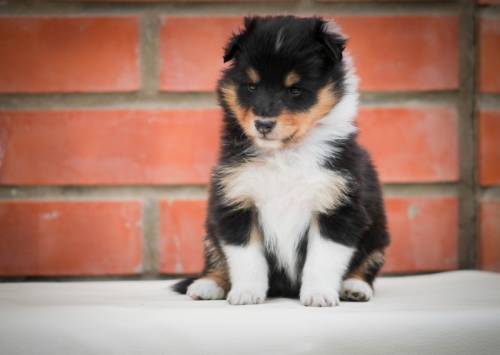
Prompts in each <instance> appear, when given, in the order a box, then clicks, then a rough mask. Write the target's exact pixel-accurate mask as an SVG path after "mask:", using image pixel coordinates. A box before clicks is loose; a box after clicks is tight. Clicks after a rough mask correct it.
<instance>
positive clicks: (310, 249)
mask: <svg viewBox="0 0 500 355" xmlns="http://www.w3.org/2000/svg"><path fill="white" fill-rule="evenodd" d="M308 238H309V240H308V246H307V256H306V262H305V264H304V269H303V271H302V286H301V288H300V302H301V303H302V304H303V305H304V306H313V307H332V306H336V305H338V303H339V289H340V282H341V280H342V276H343V275H344V273H345V271H346V269H347V267H348V265H349V261H350V260H351V257H352V254H353V252H354V249H353V248H350V247H347V246H345V245H342V244H339V243H336V242H333V241H331V240H328V239H326V238H324V237H322V236H321V235H320V231H319V227H318V225H317V222H314V223H313V224H311V228H310V230H309V236H308Z"/></svg>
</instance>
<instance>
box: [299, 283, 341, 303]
mask: <svg viewBox="0 0 500 355" xmlns="http://www.w3.org/2000/svg"><path fill="white" fill-rule="evenodd" d="M300 303H302V304H303V305H304V306H308V307H335V306H338V304H339V293H338V292H337V291H335V290H320V289H315V288H309V287H305V288H304V287H302V288H301V290H300Z"/></svg>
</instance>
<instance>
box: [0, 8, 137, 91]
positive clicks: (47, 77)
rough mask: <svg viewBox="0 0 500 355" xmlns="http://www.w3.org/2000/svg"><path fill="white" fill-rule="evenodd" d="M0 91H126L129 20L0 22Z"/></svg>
mask: <svg viewBox="0 0 500 355" xmlns="http://www.w3.org/2000/svg"><path fill="white" fill-rule="evenodd" d="M0 53H2V55H1V56H0V92H8V93H14V92H33V93H36V92H103V91H132V90H136V89H137V88H138V87H139V66H138V20H137V18H135V17H71V18H56V17H4V18H0Z"/></svg>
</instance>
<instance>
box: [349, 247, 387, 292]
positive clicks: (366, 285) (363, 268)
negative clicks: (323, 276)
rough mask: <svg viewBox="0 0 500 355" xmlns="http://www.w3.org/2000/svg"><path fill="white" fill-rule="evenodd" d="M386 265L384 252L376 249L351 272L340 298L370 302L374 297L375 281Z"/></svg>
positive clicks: (363, 258)
mask: <svg viewBox="0 0 500 355" xmlns="http://www.w3.org/2000/svg"><path fill="white" fill-rule="evenodd" d="M383 265H384V251H383V250H382V249H375V250H373V251H371V252H370V253H369V254H368V255H365V256H364V257H362V258H361V260H360V261H359V262H358V263H356V265H355V266H354V268H352V269H351V270H349V272H348V274H347V275H346V277H345V280H344V281H343V282H342V290H341V293H340V297H341V298H342V300H345V301H369V300H370V299H371V298H372V297H373V280H374V279H375V277H376V275H377V273H378V272H379V270H380V268H381V267H382V266H383Z"/></svg>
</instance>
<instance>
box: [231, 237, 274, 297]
mask: <svg viewBox="0 0 500 355" xmlns="http://www.w3.org/2000/svg"><path fill="white" fill-rule="evenodd" d="M222 248H223V250H224V253H225V254H226V258H227V263H228V267H229V276H230V279H231V290H230V291H229V293H228V295H227V301H228V302H229V303H230V304H233V305H243V304H257V303H262V302H264V301H265V299H266V293H267V289H268V285H269V280H268V276H267V272H268V266H267V260H266V258H265V256H264V252H263V250H262V245H261V244H260V243H259V242H257V241H252V240H251V241H250V242H249V244H248V245H245V246H235V245H224V246H223V247H222Z"/></svg>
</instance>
